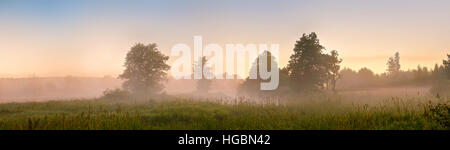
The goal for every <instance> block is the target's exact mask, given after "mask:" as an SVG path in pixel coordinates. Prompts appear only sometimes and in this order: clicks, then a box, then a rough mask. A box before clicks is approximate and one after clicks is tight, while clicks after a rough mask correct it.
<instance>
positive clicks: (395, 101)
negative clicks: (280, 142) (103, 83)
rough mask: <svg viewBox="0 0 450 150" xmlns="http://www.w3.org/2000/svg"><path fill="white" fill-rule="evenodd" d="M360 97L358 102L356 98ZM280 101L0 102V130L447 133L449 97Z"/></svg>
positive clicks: (340, 98)
mask: <svg viewBox="0 0 450 150" xmlns="http://www.w3.org/2000/svg"><path fill="white" fill-rule="evenodd" d="M358 99H359V98H358ZM358 99H350V98H346V97H345V96H333V97H331V96H321V97H316V98H309V99H302V100H295V99H294V100H289V101H287V100H286V101H282V102H277V103H275V102H270V101H267V102H250V101H244V100H231V101H229V100H209V101H204V100H203V101H200V100H192V99H189V98H158V99H154V100H127V99H122V100H112V99H92V100H71V101H49V102H27V103H6V104H0V129H7V130H9V129H25V130H29V129H31V130H34V129H44V130H47V129H51V130H54V129H56V130H79V129H81V130H104V129H106V130H109V129H113V130H116V129H238V130H239V129H251V130H253V129H256V130H260V129H271V130H272V129H276V130H277V129H375V130H378V129H419V130H423V129H425V130H428V129H443V130H446V129H449V126H448V123H449V105H448V104H449V101H450V98H449V97H439V98H437V97H432V96H421V97H411V98H408V97H406V98H396V97H391V98H384V99H380V100H376V101H374V100H371V101H370V102H369V101H364V100H358Z"/></svg>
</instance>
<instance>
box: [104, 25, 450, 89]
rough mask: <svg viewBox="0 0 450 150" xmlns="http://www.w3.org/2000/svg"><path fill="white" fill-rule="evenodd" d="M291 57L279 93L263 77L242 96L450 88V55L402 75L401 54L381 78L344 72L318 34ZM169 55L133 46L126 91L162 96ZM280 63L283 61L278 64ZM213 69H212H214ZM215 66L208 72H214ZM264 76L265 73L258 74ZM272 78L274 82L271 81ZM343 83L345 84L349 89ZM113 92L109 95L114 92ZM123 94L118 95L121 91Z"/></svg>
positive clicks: (206, 83)
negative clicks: (268, 87)
mask: <svg viewBox="0 0 450 150" xmlns="http://www.w3.org/2000/svg"><path fill="white" fill-rule="evenodd" d="M293 52H294V53H293V54H292V55H291V56H290V59H289V63H288V65H287V66H285V67H283V68H270V66H271V65H270V64H269V65H267V67H268V68H267V69H268V70H269V71H270V70H271V69H279V73H280V75H279V87H278V89H276V90H273V91H261V90H259V83H261V81H262V82H265V81H264V80H262V79H261V78H260V76H259V74H258V75H257V79H256V80H255V79H249V78H246V79H245V80H244V81H243V83H242V84H240V85H239V87H238V91H239V94H240V95H255V96H276V95H286V94H293V93H294V94H305V93H311V92H323V91H332V92H333V93H336V92H337V88H340V87H342V86H340V83H346V84H347V86H353V87H376V86H385V85H409V84H433V85H435V86H434V87H433V88H435V92H441V91H442V90H444V91H445V89H450V88H446V87H447V86H450V84H447V83H449V81H450V66H449V64H450V55H448V54H447V56H448V59H447V60H443V63H442V64H436V66H435V67H434V68H433V69H429V68H426V67H420V66H418V68H417V69H414V70H408V71H402V70H401V65H400V54H399V53H398V52H397V53H395V55H394V56H393V57H390V58H389V59H388V61H387V69H386V71H387V72H385V73H382V74H375V73H373V71H371V70H370V69H368V68H362V69H360V70H358V71H354V70H351V69H349V68H344V69H341V65H340V63H341V62H342V61H343V60H342V59H341V58H339V54H338V51H337V50H331V51H329V52H327V50H326V49H325V47H324V46H322V45H321V44H320V41H319V38H318V36H317V34H316V33H314V32H312V33H310V34H303V35H302V36H301V37H300V38H299V40H297V41H296V43H295V47H294V49H293ZM260 55H261V56H262V57H258V58H257V59H256V60H254V61H253V63H252V66H251V68H250V69H254V67H256V69H259V66H258V65H259V63H258V62H259V60H258V59H259V58H267V60H268V61H267V62H269V63H270V62H271V61H270V60H271V59H272V60H273V59H275V58H274V56H272V55H271V53H270V52H268V51H264V52H263V53H261V54H260ZM168 59H169V57H168V56H166V55H164V54H162V53H161V52H160V51H159V50H158V48H157V45H156V44H148V45H145V44H142V43H138V44H136V45H134V46H133V47H131V49H130V50H129V52H128V53H127V56H126V59H125V64H124V66H125V70H124V71H123V73H122V74H121V75H119V78H120V79H123V80H125V82H124V83H123V89H124V90H125V91H126V92H129V93H131V94H133V95H139V96H144V97H148V96H151V95H155V94H158V93H160V92H161V90H162V89H163V88H164V84H163V83H164V81H166V80H167V78H168V77H167V71H168V70H169V69H170V66H169V65H168V64H167V60H168ZM206 62H207V61H206V58H205V57H201V58H199V60H197V61H195V63H194V65H199V64H200V63H201V64H202V66H205V63H206ZM276 63H278V62H276ZM208 70H209V71H208ZM210 71H211V68H208V69H207V71H204V72H203V73H205V72H206V73H208V72H210ZM256 72H257V73H259V71H256ZM268 80H270V79H268ZM346 84H342V85H346ZM210 86H211V81H210V80H206V79H203V80H198V81H197V91H198V92H201V93H207V92H208V90H209V88H210ZM108 92H109V93H108ZM115 92H117V91H115ZM113 93H114V91H106V92H105V94H113Z"/></svg>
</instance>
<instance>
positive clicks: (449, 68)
mask: <svg viewBox="0 0 450 150" xmlns="http://www.w3.org/2000/svg"><path fill="white" fill-rule="evenodd" d="M442 64H443V65H444V71H445V73H446V76H447V79H450V54H447V60H443V61H442Z"/></svg>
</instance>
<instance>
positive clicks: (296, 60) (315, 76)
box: [287, 32, 341, 90]
mask: <svg viewBox="0 0 450 150" xmlns="http://www.w3.org/2000/svg"><path fill="white" fill-rule="evenodd" d="M324 49H325V48H324V47H323V46H322V45H320V43H319V39H318V38H317V35H316V33H314V32H312V33H311V34H308V35H306V34H303V36H302V37H301V38H300V40H298V41H297V42H296V44H295V47H294V54H293V55H291V57H290V60H289V64H288V66H287V70H288V72H289V76H290V77H291V79H292V80H293V82H295V86H296V88H297V89H304V90H309V89H317V88H322V87H324V84H325V83H327V81H329V80H330V76H332V77H333V78H334V79H337V77H338V76H337V73H336V72H337V71H336V69H338V67H339V65H338V64H339V63H340V61H341V60H340V59H338V58H337V52H334V54H333V53H332V55H331V56H330V55H327V54H323V53H322V50H324ZM333 55H334V56H333ZM330 58H331V59H330ZM333 82H335V81H333Z"/></svg>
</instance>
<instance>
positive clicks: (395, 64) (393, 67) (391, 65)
mask: <svg viewBox="0 0 450 150" xmlns="http://www.w3.org/2000/svg"><path fill="white" fill-rule="evenodd" d="M387 65H388V69H387V71H388V73H389V74H390V75H397V74H398V73H399V72H400V54H399V53H398V52H396V53H395V56H394V57H389V60H388V62H387Z"/></svg>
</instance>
